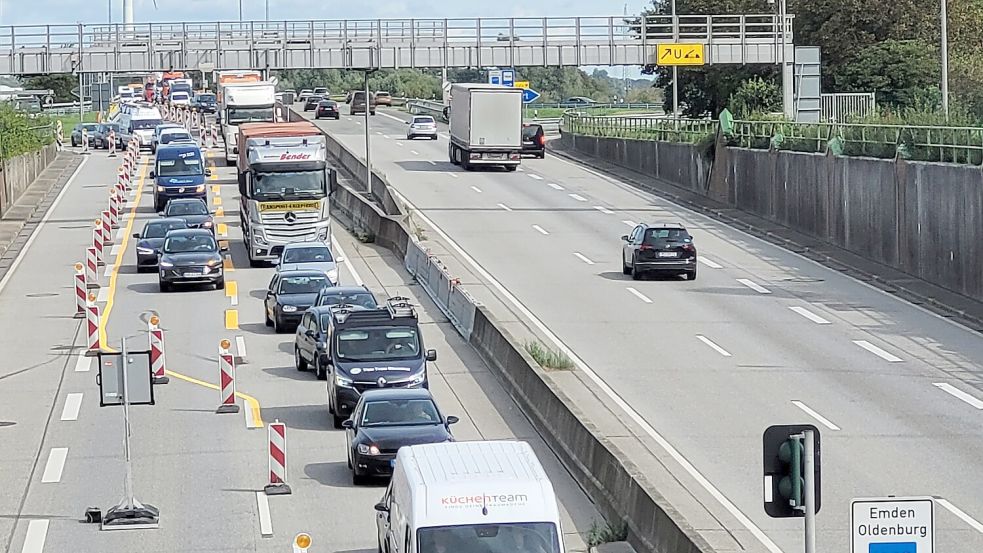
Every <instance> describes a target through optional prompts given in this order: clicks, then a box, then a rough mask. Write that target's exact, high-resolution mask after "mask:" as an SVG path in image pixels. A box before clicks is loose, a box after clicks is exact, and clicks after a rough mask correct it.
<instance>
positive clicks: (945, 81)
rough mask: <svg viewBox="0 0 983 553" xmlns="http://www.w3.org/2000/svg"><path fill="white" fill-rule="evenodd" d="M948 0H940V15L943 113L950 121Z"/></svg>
mask: <svg viewBox="0 0 983 553" xmlns="http://www.w3.org/2000/svg"><path fill="white" fill-rule="evenodd" d="M947 3H948V0H940V1H939V5H940V8H939V9H940V12H941V14H940V17H941V19H942V24H941V26H942V113H943V114H944V115H945V120H946V122H948V121H949V17H948V15H947V13H946V4H947Z"/></svg>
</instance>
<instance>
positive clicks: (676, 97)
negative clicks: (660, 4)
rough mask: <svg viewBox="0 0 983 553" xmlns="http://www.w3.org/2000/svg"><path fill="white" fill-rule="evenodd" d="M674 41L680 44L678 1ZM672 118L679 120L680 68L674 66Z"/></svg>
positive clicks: (673, 30) (673, 2)
mask: <svg viewBox="0 0 983 553" xmlns="http://www.w3.org/2000/svg"><path fill="white" fill-rule="evenodd" d="M672 41H673V43H678V42H679V18H678V17H677V16H676V0H672ZM672 118H673V119H674V120H675V119H679V68H678V67H676V66H675V65H673V66H672Z"/></svg>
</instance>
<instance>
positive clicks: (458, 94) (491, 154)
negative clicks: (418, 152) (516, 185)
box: [447, 84, 522, 171]
mask: <svg viewBox="0 0 983 553" xmlns="http://www.w3.org/2000/svg"><path fill="white" fill-rule="evenodd" d="M450 96H451V100H450V102H451V105H450V114H449V118H450V124H449V127H450V137H451V139H450V142H449V144H448V146H447V155H448V157H449V158H450V161H451V163H453V164H454V165H460V166H462V167H464V169H466V170H471V169H473V168H475V167H479V166H484V165H501V166H504V167H505V168H506V169H507V170H509V171H515V170H516V169H518V167H519V162H520V154H521V153H522V89H520V88H512V87H506V86H501V85H490V84H454V85H453V86H452V87H451V91H450Z"/></svg>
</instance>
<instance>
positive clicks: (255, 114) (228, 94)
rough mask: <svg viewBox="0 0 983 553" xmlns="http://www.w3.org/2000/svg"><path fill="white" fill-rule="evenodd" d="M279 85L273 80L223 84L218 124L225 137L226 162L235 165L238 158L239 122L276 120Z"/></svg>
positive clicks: (269, 121) (271, 121)
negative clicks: (277, 87) (277, 88)
mask: <svg viewBox="0 0 983 553" xmlns="http://www.w3.org/2000/svg"><path fill="white" fill-rule="evenodd" d="M275 94H276V85H275V84H274V83H271V82H266V81H262V82H255V83H229V84H226V85H223V86H222V91H221V97H222V100H221V102H220V103H219V106H218V109H219V111H218V119H219V128H220V129H221V130H220V132H221V134H222V138H223V139H224V140H225V164H226V165H229V166H231V165H235V164H236V160H237V159H238V158H239V153H238V147H237V144H238V138H237V137H236V135H237V133H238V132H239V125H240V124H242V123H273V122H274V121H276V117H275V110H274V106H275V104H276V98H275V97H274V95H275Z"/></svg>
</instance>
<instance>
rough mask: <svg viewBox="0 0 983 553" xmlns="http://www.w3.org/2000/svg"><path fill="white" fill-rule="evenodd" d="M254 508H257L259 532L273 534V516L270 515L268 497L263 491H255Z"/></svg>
mask: <svg viewBox="0 0 983 553" xmlns="http://www.w3.org/2000/svg"><path fill="white" fill-rule="evenodd" d="M256 508H257V509H258V510H259V533H260V535H261V536H272V535H273V517H271V516H270V498H269V497H267V496H266V494H265V493H264V492H256Z"/></svg>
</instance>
